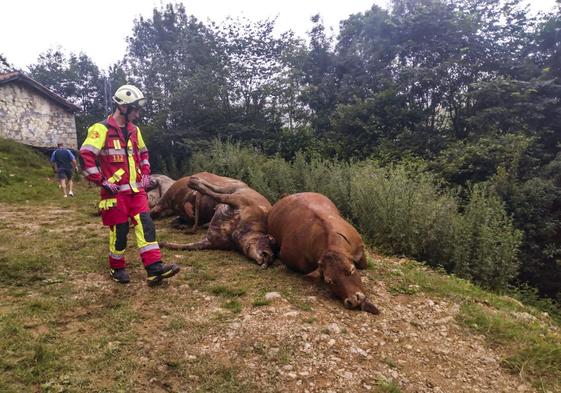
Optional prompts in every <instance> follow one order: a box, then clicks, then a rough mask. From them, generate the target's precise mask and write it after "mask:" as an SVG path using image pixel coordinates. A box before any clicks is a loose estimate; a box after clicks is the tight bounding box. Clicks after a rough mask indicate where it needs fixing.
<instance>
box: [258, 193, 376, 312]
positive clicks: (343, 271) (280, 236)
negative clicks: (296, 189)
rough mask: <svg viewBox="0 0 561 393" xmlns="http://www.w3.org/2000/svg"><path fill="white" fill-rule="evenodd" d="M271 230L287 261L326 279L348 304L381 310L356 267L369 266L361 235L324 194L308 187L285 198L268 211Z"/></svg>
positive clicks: (303, 271)
mask: <svg viewBox="0 0 561 393" xmlns="http://www.w3.org/2000/svg"><path fill="white" fill-rule="evenodd" d="M268 229H269V233H270V234H271V235H272V236H273V238H274V239H275V241H276V243H277V245H278V246H279V247H280V255H279V256H280V259H281V260H282V262H283V263H284V264H285V265H286V266H288V267H289V268H290V269H293V270H296V271H299V272H302V273H305V274H306V275H307V277H308V278H311V279H314V280H323V281H324V282H325V283H326V284H327V285H328V286H329V288H330V290H331V291H332V292H333V293H334V294H335V295H336V296H337V297H339V298H340V299H342V300H343V302H344V304H345V307H347V308H351V309H354V308H360V309H361V310H363V311H367V312H370V313H373V314H378V313H379V310H378V308H377V307H376V306H375V305H374V304H372V303H371V302H370V301H369V300H368V298H367V297H366V296H365V294H364V290H363V287H362V281H361V278H360V273H359V272H358V271H357V270H356V268H359V269H364V268H366V255H365V252H364V244H363V242H362V239H361V238H360V235H359V234H358V232H357V231H356V229H355V228H354V227H353V226H352V225H351V224H349V223H348V222H347V221H345V220H344V219H343V218H342V217H341V215H340V214H339V211H338V210H337V208H336V207H335V205H334V204H333V202H331V201H330V200H329V199H328V198H327V197H326V196H324V195H321V194H316V193H313V192H304V193H300V194H293V195H289V196H286V197H284V198H282V199H281V200H279V201H278V202H277V203H275V205H274V206H273V208H272V209H271V212H270V213H269V219H268Z"/></svg>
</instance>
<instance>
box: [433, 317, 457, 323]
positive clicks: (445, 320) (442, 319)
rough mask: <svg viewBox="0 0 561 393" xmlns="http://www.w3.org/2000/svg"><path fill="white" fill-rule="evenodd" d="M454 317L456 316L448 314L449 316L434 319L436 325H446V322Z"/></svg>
mask: <svg viewBox="0 0 561 393" xmlns="http://www.w3.org/2000/svg"><path fill="white" fill-rule="evenodd" d="M452 319H454V317H452V316H447V317H444V318H440V319H438V320H436V321H434V324H435V325H444V324H447V323H448V322H450V321H451V320H452Z"/></svg>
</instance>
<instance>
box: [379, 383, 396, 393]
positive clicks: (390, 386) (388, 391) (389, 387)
mask: <svg viewBox="0 0 561 393" xmlns="http://www.w3.org/2000/svg"><path fill="white" fill-rule="evenodd" d="M376 384H377V386H376V392H377V393H401V389H400V388H399V385H398V384H397V383H395V382H394V381H387V380H379V381H377V382H376Z"/></svg>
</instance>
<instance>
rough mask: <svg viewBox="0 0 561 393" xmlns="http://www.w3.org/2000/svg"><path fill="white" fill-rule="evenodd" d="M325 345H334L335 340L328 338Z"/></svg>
mask: <svg viewBox="0 0 561 393" xmlns="http://www.w3.org/2000/svg"><path fill="white" fill-rule="evenodd" d="M327 345H328V346H329V347H332V346H334V345H335V340H334V339H331V340H329V341H328V342H327Z"/></svg>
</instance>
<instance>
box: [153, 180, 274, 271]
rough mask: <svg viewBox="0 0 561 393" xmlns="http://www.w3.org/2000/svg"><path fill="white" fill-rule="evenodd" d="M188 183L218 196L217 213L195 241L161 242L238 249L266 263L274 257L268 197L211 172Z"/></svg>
mask: <svg viewBox="0 0 561 393" xmlns="http://www.w3.org/2000/svg"><path fill="white" fill-rule="evenodd" d="M188 184H189V187H191V188H193V189H195V190H197V191H199V192H201V193H202V194H203V195H204V196H208V197H211V198H213V199H214V200H216V202H218V203H219V205H218V206H217V207H216V210H215V213H214V216H213V217H212V220H211V221H210V225H209V227H208V231H207V234H206V236H205V238H204V239H203V240H201V241H199V242H196V243H189V244H176V243H167V242H161V243H160V246H162V247H168V248H172V249H176V250H203V249H222V250H230V249H236V250H238V251H241V252H242V253H243V254H244V255H245V256H247V257H249V258H251V259H253V260H254V261H255V262H257V264H258V265H261V266H262V267H264V268H265V267H267V266H269V264H270V263H271V262H272V261H273V251H272V248H271V237H270V236H269V235H267V215H268V214H269V211H270V210H271V204H270V203H269V201H268V200H267V199H266V198H265V197H264V196H263V195H261V194H259V193H258V192H257V191H255V190H253V189H251V188H249V186H248V185H247V184H245V183H244V182H242V181H239V180H235V179H231V178H229V177H222V176H218V175H215V174H212V173H208V172H202V173H198V174H196V175H193V176H191V179H190V181H189V183H188Z"/></svg>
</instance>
